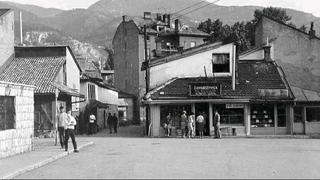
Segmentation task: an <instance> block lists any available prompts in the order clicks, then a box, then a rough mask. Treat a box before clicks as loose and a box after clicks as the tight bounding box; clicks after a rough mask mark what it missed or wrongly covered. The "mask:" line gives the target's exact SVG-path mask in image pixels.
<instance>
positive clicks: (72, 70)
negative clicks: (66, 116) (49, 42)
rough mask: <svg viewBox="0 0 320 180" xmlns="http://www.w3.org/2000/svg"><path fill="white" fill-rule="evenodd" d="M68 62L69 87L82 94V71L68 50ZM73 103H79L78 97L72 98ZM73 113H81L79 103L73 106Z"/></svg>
mask: <svg viewBox="0 0 320 180" xmlns="http://www.w3.org/2000/svg"><path fill="white" fill-rule="evenodd" d="M66 51H67V52H66V60H67V62H66V63H67V66H66V67H67V86H68V87H70V88H72V89H75V90H76V91H78V92H80V70H79V68H78V66H77V64H76V63H75V61H76V60H75V59H73V56H72V55H71V52H70V51H69V49H68V48H66ZM71 101H72V102H76V101H79V98H78V97H72V98H71ZM72 111H79V103H73V104H72Z"/></svg>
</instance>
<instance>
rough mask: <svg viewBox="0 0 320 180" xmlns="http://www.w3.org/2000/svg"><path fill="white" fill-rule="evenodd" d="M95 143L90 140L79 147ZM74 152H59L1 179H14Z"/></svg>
mask: <svg viewBox="0 0 320 180" xmlns="http://www.w3.org/2000/svg"><path fill="white" fill-rule="evenodd" d="M93 144H94V143H93V142H89V143H86V144H84V145H82V146H80V147H79V148H78V149H79V150H80V149H83V148H85V147H88V146H91V145H93ZM72 153H74V152H73V150H69V151H67V152H63V153H60V154H58V155H55V156H52V157H50V158H48V159H46V160H44V161H41V162H39V163H36V164H34V165H31V166H28V167H25V168H22V169H19V170H16V171H15V172H13V173H10V174H7V175H4V176H3V177H1V178H0V179H13V178H14V177H16V176H19V175H21V174H24V173H26V172H29V171H32V170H34V169H37V168H40V167H42V166H44V165H47V164H49V163H51V162H54V161H56V160H58V159H61V158H63V157H66V156H68V155H69V154H72Z"/></svg>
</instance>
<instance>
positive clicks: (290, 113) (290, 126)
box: [286, 105, 294, 135]
mask: <svg viewBox="0 0 320 180" xmlns="http://www.w3.org/2000/svg"><path fill="white" fill-rule="evenodd" d="M286 109H287V124H288V126H287V127H288V133H289V134H291V135H293V123H294V121H293V118H294V112H293V106H292V105H288V106H287V108H286Z"/></svg>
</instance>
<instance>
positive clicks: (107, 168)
mask: <svg viewBox="0 0 320 180" xmlns="http://www.w3.org/2000/svg"><path fill="white" fill-rule="evenodd" d="M119 136H121V135H119ZM119 136H118V137H115V136H112V137H110V135H109V134H107V133H106V132H103V133H100V134H99V135H97V136H96V137H89V138H88V139H90V141H94V143H95V144H94V145H93V146H90V147H88V148H85V149H83V150H82V151H81V152H80V153H79V154H72V155H70V156H68V157H65V158H64V159H61V160H58V161H56V162H53V163H51V164H48V165H46V166H44V167H42V168H39V169H36V170H34V171H31V172H29V173H26V174H23V175H21V176H19V177H17V178H32V179H34V178H40V179H43V178H320V171H319V168H320V161H319V159H320V141H319V139H247V138H235V139H232V138H228V139H221V140H217V139H171V138H170V139H168V138H164V139H157V138H155V139H149V138H139V137H136V138H128V137H119Z"/></svg>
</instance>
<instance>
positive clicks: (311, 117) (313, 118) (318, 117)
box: [306, 107, 320, 122]
mask: <svg viewBox="0 0 320 180" xmlns="http://www.w3.org/2000/svg"><path fill="white" fill-rule="evenodd" d="M306 111H307V112H306V113H307V114H306V115H307V121H308V122H319V121H320V107H314V108H307V109H306Z"/></svg>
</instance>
